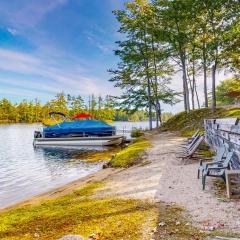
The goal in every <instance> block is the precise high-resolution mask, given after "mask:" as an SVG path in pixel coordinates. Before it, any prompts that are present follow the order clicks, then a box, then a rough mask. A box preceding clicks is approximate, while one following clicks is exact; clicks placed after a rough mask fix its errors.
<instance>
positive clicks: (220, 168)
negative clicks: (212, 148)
mask: <svg viewBox="0 0 240 240" xmlns="http://www.w3.org/2000/svg"><path fill="white" fill-rule="evenodd" d="M223 169H227V167H210V168H208V169H207V171H208V172H209V171H210V170H223Z"/></svg>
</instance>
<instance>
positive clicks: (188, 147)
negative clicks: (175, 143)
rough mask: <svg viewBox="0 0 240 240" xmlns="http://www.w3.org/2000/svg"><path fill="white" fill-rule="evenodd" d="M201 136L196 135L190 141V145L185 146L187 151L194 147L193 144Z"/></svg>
mask: <svg viewBox="0 0 240 240" xmlns="http://www.w3.org/2000/svg"><path fill="white" fill-rule="evenodd" d="M200 136H201V135H200V134H199V133H198V134H197V135H196V137H195V138H194V139H193V140H192V141H191V143H190V144H189V145H188V146H187V150H190V149H191V148H192V147H193V146H194V145H195V143H196V142H197V140H198V139H199V137H200Z"/></svg>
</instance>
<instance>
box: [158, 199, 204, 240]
mask: <svg viewBox="0 0 240 240" xmlns="http://www.w3.org/2000/svg"><path fill="white" fill-rule="evenodd" d="M183 213H184V209H183V208H180V207H178V206H176V205H170V206H168V205H166V204H164V203H161V204H160V206H159V219H158V222H159V224H158V227H157V231H156V233H155V239H164V240H168V239H174V240H183V239H184V240H185V239H188V240H190V239H192V240H200V239H203V238H204V237H205V236H206V234H205V233H203V232H201V231H200V230H199V229H197V228H195V227H193V226H192V225H191V224H190V223H189V222H188V221H187V219H186V218H185V217H184V214H183Z"/></svg>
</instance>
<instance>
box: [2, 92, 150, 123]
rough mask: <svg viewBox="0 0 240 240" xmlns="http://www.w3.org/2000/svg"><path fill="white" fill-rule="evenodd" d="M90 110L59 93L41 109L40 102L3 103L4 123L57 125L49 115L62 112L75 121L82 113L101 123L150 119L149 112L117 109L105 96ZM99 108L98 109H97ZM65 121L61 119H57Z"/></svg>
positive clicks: (5, 100) (109, 98) (91, 103)
mask: <svg viewBox="0 0 240 240" xmlns="http://www.w3.org/2000/svg"><path fill="white" fill-rule="evenodd" d="M91 98H92V100H91V101H90V106H89V107H90V109H89V108H87V107H86V105H87V104H86V103H85V102H84V100H83V98H82V97H81V96H76V97H75V96H71V95H70V94H68V95H67V96H66V95H65V94H64V93H59V94H57V96H56V97H55V98H54V99H52V100H50V101H49V102H47V103H46V104H45V105H41V104H40V101H39V100H38V99H35V101H30V102H28V101H26V100H23V101H22V102H20V103H19V104H12V103H11V102H10V101H9V100H7V99H2V100H0V123H34V122H44V123H53V124H54V123H55V121H52V119H50V118H49V112H51V111H59V112H62V113H65V114H66V116H68V117H70V118H71V117H73V116H74V115H76V114H79V113H90V114H91V115H92V116H93V117H94V118H95V119H97V120H101V121H107V120H110V121H111V120H115V121H144V120H146V119H147V112H146V111H137V112H134V113H127V112H126V111H122V110H118V109H116V108H115V103H114V98H113V97H111V96H106V98H105V99H103V98H102V97H101V96H99V97H98V100H96V98H95V97H94V95H92V96H91ZM96 104H97V105H96ZM56 120H61V119H56Z"/></svg>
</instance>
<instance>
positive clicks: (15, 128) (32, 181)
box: [0, 122, 148, 208]
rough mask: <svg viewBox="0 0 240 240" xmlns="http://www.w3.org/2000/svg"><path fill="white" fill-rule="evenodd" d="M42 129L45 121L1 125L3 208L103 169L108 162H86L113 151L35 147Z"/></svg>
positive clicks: (144, 125) (124, 126)
mask: <svg viewBox="0 0 240 240" xmlns="http://www.w3.org/2000/svg"><path fill="white" fill-rule="evenodd" d="M113 125H115V126H116V127H117V129H118V130H120V131H122V130H123V129H125V130H126V129H127V130H131V129H132V128H134V127H136V128H143V129H145V128H147V126H148V123H147V122H115V123H113ZM40 129H41V124H2V125H0V208H4V207H6V206H10V205H12V204H15V203H17V202H19V201H22V200H25V199H27V198H29V197H32V196H35V195H37V194H40V193H43V192H46V191H49V190H51V189H54V188H56V187H60V186H62V185H64V184H67V183H69V182H71V181H74V180H76V179H78V178H81V177H84V176H87V175H89V174H91V173H94V172H96V171H99V170H100V169H101V168H102V165H103V164H104V161H97V162H89V161H86V159H87V158H88V157H89V154H90V155H91V154H95V153H103V154H105V153H106V154H107V153H108V152H109V151H112V150H113V149H112V148H111V149H109V148H102V147H99V148H87V149H86V148H85V149H80V148H70V149H69V148H53V147H47V148H46V147H45V148H34V147H33V145H32V141H33V132H34V130H40ZM97 156H101V155H97ZM99 158H100V159H99V160H102V159H101V157H99Z"/></svg>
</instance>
